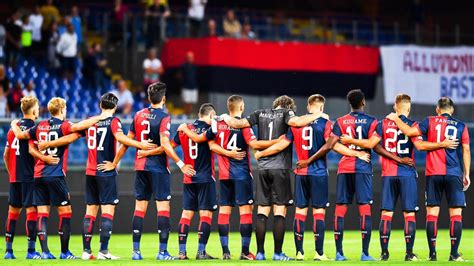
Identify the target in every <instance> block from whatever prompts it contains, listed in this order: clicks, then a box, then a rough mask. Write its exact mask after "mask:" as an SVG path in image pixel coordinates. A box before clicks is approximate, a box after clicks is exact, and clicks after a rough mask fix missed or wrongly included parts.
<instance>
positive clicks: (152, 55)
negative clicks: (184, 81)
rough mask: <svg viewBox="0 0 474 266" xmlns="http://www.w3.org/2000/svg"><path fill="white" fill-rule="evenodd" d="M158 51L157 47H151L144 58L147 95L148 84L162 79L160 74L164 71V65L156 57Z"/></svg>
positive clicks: (144, 78)
mask: <svg viewBox="0 0 474 266" xmlns="http://www.w3.org/2000/svg"><path fill="white" fill-rule="evenodd" d="M156 53H157V51H156V48H151V49H149V50H148V56H147V58H145V60H143V72H144V76H143V85H144V89H145V95H146V93H147V88H148V85H150V84H152V83H155V82H158V81H160V75H161V74H163V72H164V69H163V65H162V64H161V61H160V59H158V58H157V57H156ZM145 98H146V97H145Z"/></svg>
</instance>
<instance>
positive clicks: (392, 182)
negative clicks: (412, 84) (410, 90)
mask: <svg viewBox="0 0 474 266" xmlns="http://www.w3.org/2000/svg"><path fill="white" fill-rule="evenodd" d="M394 109H395V111H396V112H397V114H398V116H399V118H400V119H402V120H403V121H404V122H405V123H407V124H409V125H413V124H414V123H415V122H414V121H412V120H410V119H409V118H408V116H409V114H410V109H411V98H410V96H408V95H406V94H399V95H397V97H396V98H395V105H394ZM341 141H342V142H343V143H345V144H353V145H356V146H359V147H362V148H373V146H374V145H376V144H377V143H382V145H383V148H384V149H385V150H386V151H388V152H390V153H393V154H394V155H396V156H398V157H402V158H413V155H414V148H415V147H416V148H417V149H418V150H420V151H426V150H434V149H439V148H445V147H453V148H456V147H457V144H456V143H455V142H454V141H451V140H449V139H446V140H445V141H443V142H441V143H431V142H426V141H422V140H420V139H419V138H417V137H412V138H408V137H407V136H405V135H403V133H402V132H401V131H400V130H399V129H398V127H397V125H396V124H395V122H393V121H392V120H389V119H384V120H382V121H380V122H379V123H378V125H377V135H374V136H373V137H371V138H370V139H368V140H367V139H353V138H348V137H346V136H343V137H342V138H341ZM417 177H418V174H417V172H416V168H415V166H414V165H405V164H401V163H397V162H396V161H394V160H392V159H390V158H387V157H382V200H381V210H382V215H381V217H382V219H381V220H380V225H379V232H380V246H381V249H382V254H381V256H380V259H381V260H383V261H386V260H388V258H389V252H388V244H389V240H390V233H391V228H392V226H391V223H392V217H393V211H394V210H395V204H396V202H397V199H398V197H400V200H401V202H402V210H403V216H404V219H405V223H404V225H405V226H404V227H405V228H404V233H405V243H406V255H405V261H416V260H418V258H417V256H416V255H415V254H414V253H413V245H414V243H415V232H416V219H415V213H416V212H417V211H418V209H419V208H418V199H417V195H418V194H417Z"/></svg>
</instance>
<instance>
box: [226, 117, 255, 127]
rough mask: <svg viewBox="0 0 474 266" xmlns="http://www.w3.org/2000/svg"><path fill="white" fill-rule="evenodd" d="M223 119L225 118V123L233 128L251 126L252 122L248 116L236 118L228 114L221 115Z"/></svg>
mask: <svg viewBox="0 0 474 266" xmlns="http://www.w3.org/2000/svg"><path fill="white" fill-rule="evenodd" d="M221 119H224V121H225V123H226V124H227V125H229V126H230V127H233V128H244V127H250V126H251V125H250V123H249V121H248V119H247V118H240V119H239V118H235V117H231V116H230V115H228V114H223V115H221Z"/></svg>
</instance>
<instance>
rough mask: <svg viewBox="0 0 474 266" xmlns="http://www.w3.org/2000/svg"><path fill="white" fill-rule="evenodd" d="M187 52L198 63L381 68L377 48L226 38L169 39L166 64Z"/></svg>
mask: <svg viewBox="0 0 474 266" xmlns="http://www.w3.org/2000/svg"><path fill="white" fill-rule="evenodd" d="M188 51H192V52H194V55H195V63H196V65H198V66H212V67H231V68H244V69H255V70H266V71H304V72H336V73H353V74H376V73H377V72H378V70H379V49H378V48H376V47H362V46H355V45H334V44H310V43H302V42H270V41H253V40H236V39H225V38H199V39H188V38H186V39H170V40H168V41H166V43H165V45H164V48H163V52H162V55H161V59H162V61H163V64H164V65H165V67H168V68H173V67H178V66H180V65H181V64H183V62H184V58H185V54H186V52H188Z"/></svg>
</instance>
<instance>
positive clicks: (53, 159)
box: [28, 142, 59, 165]
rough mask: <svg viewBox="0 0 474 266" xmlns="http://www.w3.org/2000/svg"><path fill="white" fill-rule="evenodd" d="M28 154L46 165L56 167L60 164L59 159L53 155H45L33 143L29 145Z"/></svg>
mask: <svg viewBox="0 0 474 266" xmlns="http://www.w3.org/2000/svg"><path fill="white" fill-rule="evenodd" d="M28 152H29V153H30V154H31V155H32V156H33V157H34V158H35V159H37V160H41V161H43V162H45V163H46V164H50V165H56V164H58V163H59V158H58V157H55V156H52V155H45V154H43V153H41V152H40V151H39V150H38V149H37V148H36V145H35V144H34V143H33V142H30V143H29V144H28Z"/></svg>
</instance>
